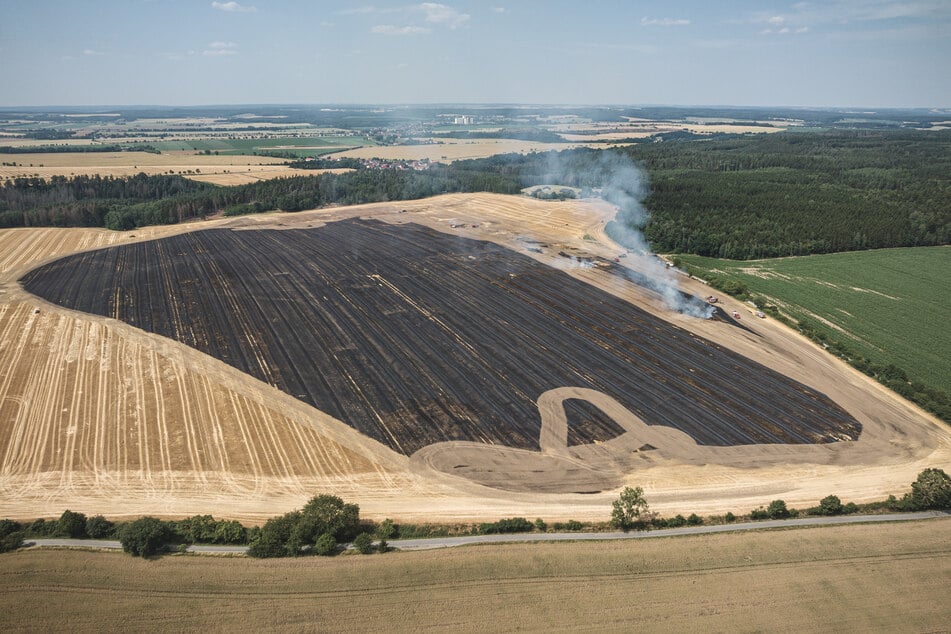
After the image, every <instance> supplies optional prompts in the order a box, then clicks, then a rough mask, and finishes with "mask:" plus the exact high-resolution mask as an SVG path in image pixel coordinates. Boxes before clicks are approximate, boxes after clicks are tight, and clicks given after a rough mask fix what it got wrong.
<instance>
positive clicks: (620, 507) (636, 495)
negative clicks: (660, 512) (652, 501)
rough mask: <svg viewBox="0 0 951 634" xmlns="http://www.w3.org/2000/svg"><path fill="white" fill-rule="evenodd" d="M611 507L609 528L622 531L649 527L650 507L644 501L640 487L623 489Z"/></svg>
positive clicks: (642, 490)
mask: <svg viewBox="0 0 951 634" xmlns="http://www.w3.org/2000/svg"><path fill="white" fill-rule="evenodd" d="M613 506H614V508H613V510H612V511H611V526H614V527H615V528H620V529H621V530H624V531H628V530H631V529H632V528H644V527H647V526H650V520H651V512H650V507H649V506H648V504H647V500H646V499H644V489H642V488H641V487H634V488H631V487H624V490H623V491H621V495H620V496H618V499H616V500H615V501H614V504H613Z"/></svg>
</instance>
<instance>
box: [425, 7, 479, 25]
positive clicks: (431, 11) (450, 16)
mask: <svg viewBox="0 0 951 634" xmlns="http://www.w3.org/2000/svg"><path fill="white" fill-rule="evenodd" d="M415 8H416V9H417V10H418V11H422V12H423V13H425V14H426V21H427V22H430V23H432V24H444V25H446V26H448V27H449V28H450V29H455V28H458V27H460V26H462V25H463V24H465V23H466V22H468V21H469V18H470V17H472V16H470V15H469V14H468V13H460V12H459V11H456V10H455V9H453V8H452V7H449V6H446V5H444V4H439V3H438V2H423V3H422V4H418V5H416V7H415Z"/></svg>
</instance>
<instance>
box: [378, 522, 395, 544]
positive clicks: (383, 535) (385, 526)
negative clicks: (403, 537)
mask: <svg viewBox="0 0 951 634" xmlns="http://www.w3.org/2000/svg"><path fill="white" fill-rule="evenodd" d="M374 532H375V533H376V536H377V537H378V538H379V539H392V538H393V537H396V525H395V524H393V520H391V519H389V518H387V519H385V520H383V521H382V522H380V525H379V526H377V527H376V531H374Z"/></svg>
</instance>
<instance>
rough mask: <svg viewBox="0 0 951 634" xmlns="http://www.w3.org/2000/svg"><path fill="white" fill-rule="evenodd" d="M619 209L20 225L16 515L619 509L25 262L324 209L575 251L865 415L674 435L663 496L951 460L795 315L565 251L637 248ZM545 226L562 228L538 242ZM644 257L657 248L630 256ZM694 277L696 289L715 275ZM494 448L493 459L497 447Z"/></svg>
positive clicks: (702, 500) (887, 480) (838, 478)
mask: <svg viewBox="0 0 951 634" xmlns="http://www.w3.org/2000/svg"><path fill="white" fill-rule="evenodd" d="M612 215H613V210H611V209H610V208H608V207H607V206H606V205H604V204H598V203H594V202H571V203H569V202H564V203H558V202H542V201H537V200H534V199H531V198H528V197H518V196H502V195H493V194H457V195H448V196H441V197H437V198H433V199H427V200H419V201H407V202H403V203H399V204H398V205H397V204H374V205H364V206H358V207H349V208H332V209H327V210H317V211H312V212H302V213H297V214H263V215H256V216H248V217H243V218H237V219H218V220H213V221H207V222H202V223H191V224H186V225H178V226H166V227H152V228H142V229H138V230H135V231H132V232H125V233H114V232H109V231H105V230H98V229H11V230H4V231H0V368H2V371H0V517H14V518H22V519H27V518H34V517H37V516H47V517H49V516H58V515H59V514H60V513H61V512H62V511H63V510H64V509H66V508H70V509H73V510H79V511H82V512H85V513H87V514H96V513H102V514H105V515H107V516H112V517H128V516H135V515H142V514H157V515H164V516H185V515H192V514H196V513H211V514H214V515H215V516H216V517H228V518H236V519H240V520H244V521H250V522H260V521H262V520H263V519H265V518H267V517H270V516H273V515H276V514H279V513H283V512H285V511H287V510H290V509H292V508H295V507H299V506H300V505H302V504H303V503H304V502H305V501H306V500H307V499H308V498H310V497H311V496H313V495H314V494H316V493H323V492H326V493H333V494H336V495H340V496H341V497H344V498H345V499H347V500H349V501H354V502H357V503H359V504H360V506H361V510H362V512H363V514H364V515H366V516H369V517H373V518H378V519H382V518H383V517H393V518H395V519H398V520H403V521H426V520H430V521H437V520H444V521H455V520H477V519H487V518H499V517H511V516H525V517H529V518H534V517H543V518H545V519H548V520H566V519H579V520H585V519H590V520H604V519H606V518H607V516H608V515H609V512H610V503H611V500H612V499H613V498H614V497H615V496H616V493H617V492H616V490H610V491H603V492H602V493H599V494H587V495H582V494H567V493H565V494H540V493H537V492H509V491H501V490H498V489H493V488H489V487H486V486H482V485H479V484H476V483H474V482H472V481H470V480H467V479H465V478H462V477H458V476H453V475H447V474H445V473H443V472H441V471H439V470H437V469H433V468H431V466H430V465H428V464H427V463H426V462H425V461H422V460H417V459H413V458H409V457H406V456H402V455H399V454H396V453H395V452H393V451H391V450H390V449H388V448H386V447H384V446H383V445H381V444H380V443H378V442H376V441H373V440H371V439H369V438H368V437H365V436H363V435H361V434H359V433H357V432H356V431H354V430H353V429H352V428H351V427H349V426H348V425H345V424H344V423H342V422H341V421H338V420H335V419H333V418H331V417H330V416H328V415H326V414H324V413H322V412H319V411H317V410H315V409H313V408H311V407H309V406H307V405H305V404H304V403H302V402H301V401H298V400H296V399H294V398H292V397H290V396H288V395H286V394H283V393H281V392H279V391H278V390H276V389H275V388H272V387H270V386H269V385H267V384H265V383H263V382H261V381H258V380H256V379H253V378H251V377H249V376H248V375H245V374H243V373H241V372H239V371H238V370H236V369H234V368H232V367H230V366H227V365H226V364H224V363H222V362H220V361H217V360H215V359H213V358H211V357H208V356H206V355H204V354H201V353H198V352H197V351H195V350H192V349H190V348H187V347H185V346H182V345H180V344H178V343H176V342H172V341H170V340H167V339H164V338H161V337H158V336H155V335H151V334H148V333H145V332H143V331H140V330H138V329H135V328H132V327H130V326H128V325H126V324H124V323H121V322H119V321H116V320H112V319H108V318H103V317H96V316H91V315H86V314H81V313H76V312H72V311H69V310H65V309H62V308H59V307H56V306H54V305H51V304H48V303H46V302H44V301H42V300H40V299H38V298H36V297H34V296H31V295H29V294H27V293H25V292H24V291H23V290H22V289H21V288H20V286H19V284H18V283H17V282H16V280H17V279H19V277H20V276H21V275H23V274H24V273H25V272H26V271H28V270H29V269H31V268H33V267H35V266H36V265H38V264H40V263H43V262H46V261H50V260H51V259H54V258H56V257H61V256H63V255H66V254H69V253H74V252H78V251H81V250H85V249H91V248H98V247H103V246H107V245H110V244H119V243H124V242H131V241H135V240H147V239H152V238H157V237H161V236H166V235H172V234H174V233H179V232H185V231H193V230H197V229H201V228H205V227H232V228H236V229H240V228H251V227H253V228H265V227H274V228H287V227H308V226H319V225H320V224H322V223H325V222H329V221H332V220H335V219H342V218H348V217H375V218H379V219H381V220H384V221H387V222H393V223H404V222H417V223H421V224H424V225H428V226H430V227H433V228H435V229H438V230H440V231H445V232H450V233H454V234H458V235H460V236H464V237H470V238H477V239H485V240H491V241H494V242H497V243H499V244H503V245H506V246H510V247H512V248H513V249H516V250H519V251H521V252H523V253H526V254H527V255H530V256H531V257H535V258H537V259H539V260H541V261H543V262H546V263H549V264H552V265H554V266H559V267H567V272H568V273H569V274H571V275H574V276H577V277H578V278H580V279H583V280H585V281H586V282H588V283H591V284H594V285H596V286H599V287H601V288H603V289H604V290H606V291H607V292H610V293H614V294H617V295H618V296H620V297H623V298H625V299H627V300H629V301H631V302H634V303H636V304H638V305H640V306H642V307H647V308H648V309H649V310H652V311H654V312H655V313H656V314H657V315H659V316H661V317H663V318H664V319H667V320H669V321H671V322H673V323H675V324H677V325H679V326H681V327H684V328H686V329H688V330H690V331H691V332H693V333H695V334H697V335H699V336H703V337H706V338H708V339H710V340H712V341H715V342H717V343H719V344H721V345H724V346H726V347H729V348H731V349H734V350H736V351H738V352H740V353H742V354H744V355H746V356H749V357H751V358H753V359H755V360H757V361H759V362H761V363H764V364H765V365H767V366H768V367H770V368H772V369H775V370H777V371H779V372H782V373H784V374H787V375H789V376H792V377H793V378H795V379H797V380H800V381H802V382H804V383H806V384H807V385H809V386H811V387H814V388H816V389H818V390H820V391H822V392H824V393H826V394H827V395H829V396H830V398H832V399H833V400H834V401H835V402H837V403H838V404H840V405H841V406H842V407H844V408H845V409H846V410H847V411H849V413H851V414H852V415H854V416H855V417H856V418H857V419H858V420H859V421H860V422H861V423H862V425H863V434H862V436H861V437H860V439H859V440H858V441H855V442H840V443H830V444H827V445H812V446H775V445H774V446H759V445H751V446H745V447H734V448H726V449H723V450H719V451H710V450H709V448H703V447H698V446H696V445H694V446H673V445H672V446H669V447H664V446H661V447H659V450H658V452H657V455H658V456H659V459H657V460H654V461H653V462H651V463H650V464H645V465H644V466H643V467H642V468H638V469H635V470H632V471H631V472H629V473H627V474H626V475H625V477H624V483H625V484H630V485H636V486H643V487H644V488H645V490H646V491H647V496H648V499H649V500H650V502H651V503H652V505H653V507H654V508H655V509H657V510H659V511H662V512H664V513H670V514H675V513H685V514H689V513H690V512H698V513H717V512H725V511H728V510H729V511H733V512H735V513H744V512H748V511H749V510H750V509H752V508H755V507H756V506H758V505H761V504H766V503H768V502H769V501H770V500H773V499H777V498H782V499H785V500H786V501H787V502H788V503H789V504H790V505H794V506H805V505H814V504H816V503H817V502H818V500H819V499H821V498H822V497H825V496H826V495H829V494H831V493H835V494H837V495H839V496H840V497H841V498H842V499H843V501H856V502H861V501H870V500H876V499H881V498H883V497H885V496H887V495H888V494H890V493H894V494H897V495H900V494H901V493H903V492H904V491H906V490H907V489H908V486H909V484H910V482H912V481H913V480H914V478H915V476H916V475H917V473H918V472H919V471H921V470H922V469H924V468H926V467H930V466H937V467H941V468H945V469H948V468H949V465H951V434H949V432H948V428H947V426H946V425H943V424H940V423H939V422H937V421H935V420H934V419H933V418H931V417H929V416H927V415H925V414H924V413H922V412H921V411H920V410H918V409H917V408H915V407H914V406H912V405H910V404H908V403H906V402H904V401H902V400H901V399H899V398H898V397H896V396H895V395H894V394H892V393H890V392H888V391H886V390H885V389H884V388H881V387H880V386H878V385H877V384H875V383H874V382H872V381H871V380H870V379H868V378H866V377H864V376H863V375H861V374H859V373H858V372H855V371H854V370H851V369H850V368H848V367H847V366H845V365H844V364H842V363H841V362H839V361H838V360H836V359H834V358H833V357H831V356H830V355H828V354H826V353H825V352H823V351H822V350H821V349H819V348H817V347H816V346H814V345H813V344H811V343H810V342H808V341H807V340H805V339H803V338H801V337H799V336H798V335H795V334H794V333H792V332H791V331H789V330H788V329H786V328H785V327H782V326H780V325H778V324H776V323H774V322H771V321H769V320H755V319H753V318H751V316H749V312H748V309H747V308H746V307H744V306H743V305H741V304H739V303H735V302H732V301H730V300H727V301H726V308H727V309H728V310H729V309H733V308H735V309H737V310H740V311H746V312H744V313H743V314H744V315H746V316H747V318H746V319H744V321H743V323H744V324H745V325H746V326H748V328H750V332H743V331H740V330H738V329H736V328H733V327H731V326H728V325H727V324H724V323H723V322H707V321H701V320H697V319H692V318H688V317H684V316H682V315H679V314H676V313H670V312H669V311H666V310H665V309H664V308H663V307H662V304H661V302H660V300H659V298H658V297H656V296H654V295H653V294H651V293H649V292H647V291H644V290H643V289H640V288H639V287H635V286H634V285H632V284H630V283H626V282H624V281H622V280H619V279H618V278H617V277H616V276H613V275H609V274H607V273H605V272H603V271H600V270H599V269H597V267H595V268H583V267H580V268H579V267H574V266H572V265H571V264H570V263H569V261H568V260H566V259H565V258H562V257H559V256H557V253H558V252H559V250H564V249H569V250H571V249H575V250H577V252H584V253H588V254H591V255H600V256H602V257H611V256H612V254H615V253H617V250H618V248H617V246H616V245H613V244H611V243H610V241H609V240H608V239H607V237H606V236H605V235H604V232H603V227H604V224H605V222H606V221H607V220H608V219H609V218H610V217H611V216H612ZM527 238H531V239H532V240H534V241H537V242H533V243H531V244H536V243H538V242H540V243H546V244H548V245H549V248H547V249H546V250H545V253H536V252H534V251H530V250H528V249H527V244H528V243H527V242H526V239H527ZM625 266H630V267H632V268H636V267H638V266H639V264H638V262H637V261H636V258H633V257H630V258H627V259H626V260H625ZM683 282H684V288H686V289H687V290H689V291H691V292H693V293H695V294H698V295H701V296H703V295H706V294H708V293H709V292H710V290H709V289H707V288H705V287H703V286H701V285H699V284H698V283H696V282H695V281H692V280H683ZM663 439H664V438H663V436H661V440H663ZM611 442H613V441H611ZM644 442H646V440H645V441H644ZM487 456H488V457H487ZM502 457H503V458H506V459H508V458H510V456H508V457H506V456H502ZM481 459H482V460H487V461H488V462H486V463H485V465H484V466H485V467H486V468H493V465H492V464H491V460H492V458H491V452H490V453H483V455H482V458H481ZM503 463H505V460H502V461H501V462H500V464H503ZM517 477H525V478H536V479H537V478H538V477H544V474H543V475H542V476H539V475H537V474H534V475H533V474H528V473H526V474H523V475H520V476H517ZM559 477H560V476H559Z"/></svg>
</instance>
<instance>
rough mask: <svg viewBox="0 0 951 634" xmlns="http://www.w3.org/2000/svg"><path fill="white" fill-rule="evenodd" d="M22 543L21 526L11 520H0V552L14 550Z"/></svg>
mask: <svg viewBox="0 0 951 634" xmlns="http://www.w3.org/2000/svg"><path fill="white" fill-rule="evenodd" d="M22 545H23V526H22V525H21V524H20V523H19V522H14V521H13V520H0V553H6V552H10V551H11V550H16V549H17V548H19V547H20V546H22Z"/></svg>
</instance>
